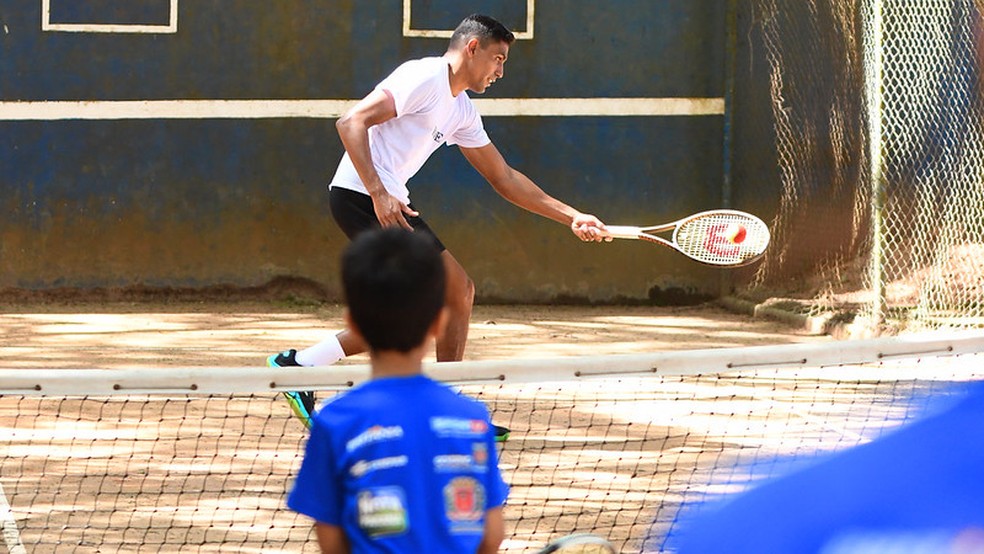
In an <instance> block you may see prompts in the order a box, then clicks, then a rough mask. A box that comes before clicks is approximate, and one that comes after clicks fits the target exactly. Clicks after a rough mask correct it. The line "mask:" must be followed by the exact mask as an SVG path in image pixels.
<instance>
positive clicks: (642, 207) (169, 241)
mask: <svg viewBox="0 0 984 554" xmlns="http://www.w3.org/2000/svg"><path fill="white" fill-rule="evenodd" d="M120 1H122V0H120ZM72 2H74V3H70V2H68V0H60V1H59V0H52V17H53V18H57V19H59V20H60V21H68V22H71V21H83V22H84V21H89V20H92V19H93V18H95V17H102V18H104V19H105V20H116V21H124V22H130V21H137V22H146V21H149V22H151V23H153V22H156V21H159V20H160V19H161V13H162V12H161V7H160V4H161V2H160V1H155V0H141V1H140V2H137V3H135V4H127V6H128V7H127V8H126V9H125V10H123V11H115V10H116V8H114V7H113V6H114V3H113V2H109V1H107V0H102V1H100V2H92V1H89V2H85V1H83V0H72ZM165 4H166V2H165ZM418 4H419V6H418V8H419V9H417V11H416V12H415V14H416V15H415V17H414V19H413V20H412V23H413V24H414V26H415V27H417V26H419V27H431V26H435V25H441V26H444V25H445V22H446V21H452V22H454V21H457V20H460V19H461V17H463V16H464V15H467V13H465V12H462V13H456V12H457V11H458V10H459V6H460V5H461V4H462V3H461V2H450V1H447V2H443V3H442V2H431V3H429V4H428V3H418ZM525 5H526V2H525V0H524V1H522V2H518V1H516V2H511V1H508V0H498V1H489V0H487V1H485V2H476V3H475V6H476V8H475V9H469V10H468V12H470V11H480V10H482V9H483V7H484V8H487V9H489V10H490V11H493V12H494V11H501V12H502V13H503V14H504V15H502V16H501V17H502V19H503V20H505V21H506V22H507V23H509V24H510V26H512V27H513V28H515V29H517V30H522V28H523V27H524V26H525ZM73 6H75V8H73ZM85 6H88V7H87V8H85V9H88V10H89V11H88V12H86V11H85V10H84V9H83V7H85ZM142 15H145V17H142ZM402 15H403V14H402V5H401V2H398V1H395V0H391V1H387V2H365V1H359V2H356V1H355V0H350V1H344V0H331V1H328V0H321V1H313V0H277V1H276V2H267V1H260V0H255V1H242V2H228V1H227V0H181V2H180V7H179V18H178V32H177V33H175V34H152V35H151V34H104V33H99V34H94V33H67V32H42V31H41V29H40V24H39V21H40V19H41V13H40V2H39V1H37V0H5V1H4V2H3V3H2V4H0V22H2V24H3V25H4V28H5V30H4V31H3V33H2V35H0V49H2V55H0V100H2V101H5V102H11V101H25V100H33V101H52V100H140V99H149V100H163V99H325V98H340V99H347V98H358V97H361V96H363V95H364V94H365V93H366V92H368V91H369V90H370V89H371V88H372V87H373V85H374V84H375V83H376V82H377V81H378V80H379V79H381V78H382V77H383V76H385V74H386V73H388V72H389V71H390V70H391V69H393V68H394V67H395V66H396V65H398V64H399V63H400V62H401V61H403V60H405V59H408V58H411V57H418V56H423V55H432V54H440V53H441V52H443V50H444V48H445V46H446V39H440V38H405V37H403V35H402V32H401V25H402ZM141 18H142V19H144V21H139V20H140V19H141ZM724 20H725V6H724V2H723V1H721V0H718V1H712V0H660V1H653V0H615V1H612V2H592V1H588V0H570V1H566V2H555V1H539V2H537V3H536V12H535V38H534V39H533V40H529V41H526V40H523V41H518V42H517V43H516V44H515V45H514V46H513V48H512V51H511V55H510V60H509V62H508V63H507V65H506V75H505V79H503V80H500V81H499V82H498V83H496V84H495V85H494V86H493V87H492V88H491V89H490V91H489V92H488V93H487V94H486V95H485V96H486V97H490V98H497V97H498V98H503V97H510V98H513V97H519V98H522V97H534V98H535V97H721V96H722V95H723V83H724V59H725V55H724V44H725V38H724V37H725V29H724ZM449 26H453V23H452V24H451V25H449ZM485 123H486V127H487V129H488V131H489V134H490V136H491V137H492V139H493V141H494V142H495V143H496V145H497V146H498V147H499V149H500V150H501V151H502V152H503V153H504V155H505V156H506V158H507V160H509V161H510V163H511V164H512V165H513V166H515V167H517V168H519V169H520V170H522V171H523V172H524V173H526V174H527V175H529V176H530V177H532V178H533V179H534V180H535V181H536V182H537V183H538V184H540V185H541V186H542V187H543V188H544V189H546V190H547V191H548V192H550V193H552V194H554V195H555V196H557V197H559V198H561V199H563V200H565V201H567V202H569V203H571V204H573V205H574V206H576V207H579V208H580V209H583V210H585V211H592V212H594V213H596V214H597V215H598V216H599V217H601V218H602V219H604V220H606V221H608V222H611V223H655V222H659V221H662V220H667V219H673V218H676V217H679V216H681V215H685V214H687V213H690V212H694V211H699V210H702V209H707V208H710V207H717V206H719V205H720V203H721V183H722V154H721V151H722V141H723V139H722V133H723V118H722V117H721V116H695V117H573V118H555V117H549V118H542V117H487V118H486V119H485ZM341 154H342V148H341V144H340V142H339V140H338V138H337V136H336V135H335V132H334V121H333V120H329V119H323V120H319V119H286V118H285V119H243V120H219V119H200V120H192V119H184V120H123V121H118V120H103V121H89V120H87V121H78V120H76V121H0V213H3V214H4V220H3V223H2V224H0V288H30V289H47V288H52V287H82V288H92V287H120V286H124V287H125V286H129V285H146V286H151V287H201V286H209V285H217V284H230V285H234V286H255V285H260V284H262V283H265V282H267V281H269V280H271V279H273V278H275V277H278V276H292V277H301V278H305V279H310V280H313V281H316V282H318V283H320V284H322V285H324V286H325V287H326V289H327V290H328V291H329V293H334V292H336V291H337V279H336V273H337V271H336V260H337V256H338V253H339V252H340V250H341V248H342V247H343V246H344V244H345V241H344V238H343V236H342V235H341V234H340V233H339V232H338V231H337V230H336V229H335V227H334V223H333V222H332V221H331V218H330V216H329V215H328V211H327V205H326V194H325V184H326V183H327V182H328V180H329V179H330V177H331V175H332V173H333V171H334V169H335V165H336V164H337V161H338V159H339V157H340V156H341ZM411 191H412V193H413V196H414V203H415V204H416V205H417V207H418V208H419V209H420V210H421V211H422V212H423V214H424V216H425V217H426V218H427V219H428V221H429V222H430V223H431V225H432V227H434V228H435V229H436V230H437V232H438V234H439V235H440V236H441V237H442V239H443V240H444V242H445V243H446V244H447V246H448V247H449V248H450V250H451V251H452V252H453V253H454V254H455V255H456V256H457V257H458V258H459V260H461V261H462V263H463V264H464V265H465V267H466V268H467V269H468V270H469V272H470V273H471V275H472V277H473V278H474V279H475V281H476V283H477V284H478V291H479V296H480V297H482V298H485V299H499V300H515V301H549V300H555V299H557V298H576V299H589V300H593V301H610V300H617V299H634V300H647V299H649V298H651V297H654V296H655V297H660V296H661V295H662V293H663V292H665V291H667V290H669V289H680V290H682V291H683V292H685V293H687V294H693V295H696V296H698V297H700V296H702V295H711V294H716V293H717V291H718V290H719V285H720V279H721V275H722V274H721V270H714V269H708V268H704V267H702V266H698V265H697V264H695V263H694V262H690V261H688V260H686V259H685V258H683V257H682V256H680V255H679V254H675V253H672V252H668V251H665V250H661V249H656V248H653V247H650V246H647V245H643V244H641V243H628V242H622V243H613V244H607V245H599V244H582V243H580V242H579V241H577V240H576V239H574V237H573V236H572V235H571V234H570V233H569V231H567V230H566V229H565V228H564V227H562V226H560V225H557V224H556V223H553V222H550V221H546V220H543V219H541V218H538V217H536V216H533V215H531V214H528V213H525V212H523V211H521V210H519V209H517V208H515V207H513V206H511V205H508V204H507V203H506V202H505V201H504V200H502V199H501V198H499V197H498V196H497V195H496V194H495V193H494V192H493V191H492V190H491V188H490V187H488V185H487V184H486V183H485V182H484V181H483V180H482V179H481V178H480V177H479V176H478V175H477V174H476V173H475V172H474V171H473V170H472V169H471V168H470V166H468V164H467V162H465V160H464V158H463V157H462V156H461V155H460V154H459V153H458V152H457V150H456V149H454V148H444V149H441V150H440V151H439V152H438V153H437V154H436V155H435V156H434V158H433V159H432V160H431V161H430V162H429V163H428V165H426V166H425V168H424V169H423V170H422V171H421V172H420V173H419V174H418V176H417V177H415V178H414V180H413V181H412V182H411Z"/></svg>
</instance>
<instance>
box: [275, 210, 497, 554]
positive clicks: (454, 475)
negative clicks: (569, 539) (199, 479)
mask: <svg viewBox="0 0 984 554" xmlns="http://www.w3.org/2000/svg"><path fill="white" fill-rule="evenodd" d="M441 257H442V255H441V254H440V253H439V252H438V251H437V250H436V249H434V248H433V245H432V241H431V239H430V238H429V237H427V236H426V235H425V234H424V233H410V232H408V231H405V230H403V229H402V228H400V227H396V228H389V229H383V230H379V231H373V232H368V233H363V234H361V235H359V236H358V237H356V238H355V239H354V240H353V241H352V243H351V244H350V245H349V247H348V248H347V249H346V251H345V253H344V254H343V257H342V286H343V288H344V293H345V300H346V303H347V306H348V308H347V310H346V313H345V318H346V321H347V323H348V329H349V332H350V333H351V334H352V335H354V336H357V337H359V338H361V339H363V340H364V342H365V343H366V344H368V347H369V357H370V360H371V363H372V373H371V378H370V380H369V381H367V382H365V383H363V384H361V385H359V386H358V387H355V388H354V389H352V390H350V391H347V392H345V393H342V394H340V395H339V396H337V397H335V398H333V399H332V400H331V401H329V402H328V403H326V404H325V405H324V406H323V407H322V408H321V409H320V410H319V411H318V412H317V413H315V414H314V421H313V424H312V426H311V435H310V437H308V441H307V445H306V449H305V453H304V460H303V461H302V463H301V468H300V470H299V471H298V474H297V479H296V481H295V483H294V487H293V489H292V491H291V493H290V495H289V496H288V498H287V505H288V506H289V507H290V508H291V509H293V510H295V511H297V512H300V513H302V514H305V515H307V516H310V517H311V518H313V519H314V521H315V534H316V535H317V537H318V542H319V544H320V545H321V551H322V552H326V553H342V552H354V553H370V552H426V553H428V554H444V553H447V554H452V553H459V552H478V553H480V554H489V553H494V552H497V551H498V548H499V544H500V543H501V542H502V538H503V533H504V526H503V519H502V505H503V503H504V502H505V500H506V495H507V494H508V487H507V486H506V484H505V482H504V481H503V480H502V476H501V474H500V472H499V467H498V464H497V456H496V447H495V437H494V435H493V430H492V425H491V422H490V421H489V413H488V410H487V409H486V408H485V406H484V405H482V404H481V403H479V402H478V401H476V400H473V399H471V398H467V397H465V396H463V395H461V394H458V393H457V392H455V391H454V390H451V389H450V388H449V387H447V386H445V385H443V384H441V383H438V382H436V381H434V380H432V379H430V378H429V377H427V376H425V375H423V374H422V373H421V363H422V359H423V357H424V355H425V352H426V350H427V348H428V346H429V344H428V343H429V342H430V340H432V339H434V338H435V337H437V336H440V334H441V327H442V326H443V325H444V324H445V323H446V322H447V316H448V312H447V310H446V309H444V307H443V305H444V297H445V289H444V285H445V277H446V272H445V265H444V262H443V260H442V259H441ZM394 313H399V314H405V317H392V315H393V314H394Z"/></svg>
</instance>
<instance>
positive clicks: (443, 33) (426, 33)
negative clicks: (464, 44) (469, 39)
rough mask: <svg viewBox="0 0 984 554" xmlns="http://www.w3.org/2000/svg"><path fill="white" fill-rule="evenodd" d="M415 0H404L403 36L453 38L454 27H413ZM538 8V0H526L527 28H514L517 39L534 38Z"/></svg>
mask: <svg viewBox="0 0 984 554" xmlns="http://www.w3.org/2000/svg"><path fill="white" fill-rule="evenodd" d="M412 4H413V0H403V36H405V37H422V38H451V34H452V33H454V29H411V28H410V14H411V7H412ZM535 8H536V0H526V29H525V30H523V31H516V30H512V31H513V34H514V35H516V40H532V39H533V20H534V17H533V11H534V9H535Z"/></svg>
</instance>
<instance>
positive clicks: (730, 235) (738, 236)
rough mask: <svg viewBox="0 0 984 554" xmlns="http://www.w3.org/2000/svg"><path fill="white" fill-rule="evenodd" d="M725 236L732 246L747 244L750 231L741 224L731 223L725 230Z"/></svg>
mask: <svg viewBox="0 0 984 554" xmlns="http://www.w3.org/2000/svg"><path fill="white" fill-rule="evenodd" d="M724 236H725V237H726V238H727V239H728V242H730V243H732V244H741V243H743V242H745V237H746V236H748V229H746V228H745V226H744V225H742V224H740V223H729V224H728V227H727V228H726V229H725V230H724Z"/></svg>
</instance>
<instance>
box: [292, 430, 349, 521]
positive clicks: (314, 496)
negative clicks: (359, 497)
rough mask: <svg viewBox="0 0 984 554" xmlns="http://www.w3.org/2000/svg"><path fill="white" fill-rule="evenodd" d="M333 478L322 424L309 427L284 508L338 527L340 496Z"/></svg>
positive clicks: (329, 444)
mask: <svg viewBox="0 0 984 554" xmlns="http://www.w3.org/2000/svg"><path fill="white" fill-rule="evenodd" d="M341 488H342V487H341V483H340V480H339V479H337V478H336V472H335V456H334V455H333V453H332V449H331V441H330V440H329V437H328V433H327V431H326V429H325V428H324V426H323V424H321V423H319V422H318V420H317V419H315V420H314V422H313V425H312V427H311V435H310V436H309V437H308V441H307V446H306V447H305V450H304V459H303V460H302V461H301V469H300V470H299V471H298V472H297V479H296V480H295V481H294V488H293V490H291V491H290V495H289V496H288V497H287V507H289V508H290V509H292V510H294V511H296V512H299V513H302V514H304V515H306V516H309V517H311V518H314V519H315V520H316V521H319V522H321V523H328V524H331V525H338V526H341V524H342V505H343V497H342V490H341Z"/></svg>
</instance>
